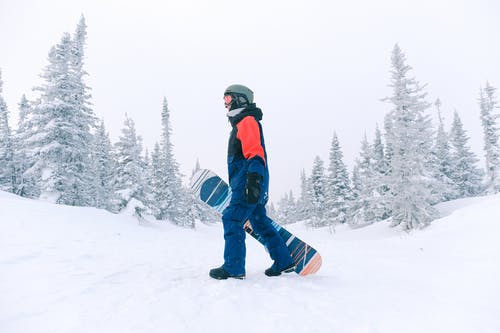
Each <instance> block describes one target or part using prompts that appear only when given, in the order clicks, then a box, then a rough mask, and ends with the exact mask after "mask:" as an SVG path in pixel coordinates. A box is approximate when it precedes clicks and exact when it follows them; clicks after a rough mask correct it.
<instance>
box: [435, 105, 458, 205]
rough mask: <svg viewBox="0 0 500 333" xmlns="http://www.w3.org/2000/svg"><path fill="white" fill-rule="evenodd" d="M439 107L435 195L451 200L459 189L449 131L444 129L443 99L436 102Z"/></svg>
mask: <svg viewBox="0 0 500 333" xmlns="http://www.w3.org/2000/svg"><path fill="white" fill-rule="evenodd" d="M434 105H435V106H436V109H437V114H438V121H439V126H438V130H437V133H436V139H435V142H434V147H433V149H432V159H433V160H432V162H433V163H434V164H435V166H434V167H433V169H434V177H433V178H434V179H435V180H436V184H437V186H436V188H435V191H436V193H435V195H436V201H437V202H442V201H449V200H452V199H455V198H457V196H458V193H457V189H456V187H455V186H454V183H453V180H452V179H451V169H452V159H451V155H450V143H449V137H448V133H446V131H445V129H444V123H443V117H442V114H441V105H442V103H441V100H440V99H437V100H436V102H435V103H434Z"/></svg>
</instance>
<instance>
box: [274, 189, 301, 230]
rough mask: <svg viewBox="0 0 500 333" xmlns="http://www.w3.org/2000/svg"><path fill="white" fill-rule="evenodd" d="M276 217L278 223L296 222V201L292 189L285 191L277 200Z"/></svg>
mask: <svg viewBox="0 0 500 333" xmlns="http://www.w3.org/2000/svg"><path fill="white" fill-rule="evenodd" d="M276 219H277V221H278V222H279V223H280V224H291V223H295V222H297V203H296V201H295V198H294V196H293V192H292V191H290V192H289V193H285V195H284V196H283V197H282V198H281V199H280V201H279V202H278V209H277V214H276Z"/></svg>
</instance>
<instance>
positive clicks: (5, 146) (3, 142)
mask: <svg viewBox="0 0 500 333" xmlns="http://www.w3.org/2000/svg"><path fill="white" fill-rule="evenodd" d="M2 90H3V81H2V72H1V71H0V190H1V191H8V192H14V183H15V178H14V177H15V169H14V147H13V143H12V133H11V130H10V126H9V111H8V110H7V104H6V103H5V101H4V99H3V97H2Z"/></svg>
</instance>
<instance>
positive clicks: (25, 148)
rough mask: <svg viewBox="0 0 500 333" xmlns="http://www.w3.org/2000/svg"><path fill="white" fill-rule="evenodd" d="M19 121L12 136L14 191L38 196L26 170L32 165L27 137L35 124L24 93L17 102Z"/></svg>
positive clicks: (34, 184) (33, 181) (27, 195)
mask: <svg viewBox="0 0 500 333" xmlns="http://www.w3.org/2000/svg"><path fill="white" fill-rule="evenodd" d="M18 105H19V121H18V124H17V130H16V132H15V134H14V136H13V144H14V147H15V148H14V166H15V175H14V178H15V185H14V193H16V194H18V195H20V196H23V197H30V198H34V197H37V196H38V191H37V189H36V179H35V178H34V177H30V175H29V174H28V173H27V171H28V170H29V169H30V168H31V167H32V166H33V163H34V161H33V156H32V150H31V145H30V142H29V141H28V138H29V137H30V133H31V132H33V127H34V126H35V124H34V123H33V121H32V118H33V111H32V107H31V105H30V102H29V101H28V99H27V98H26V96H25V95H23V96H22V98H21V101H20V102H19V104H18Z"/></svg>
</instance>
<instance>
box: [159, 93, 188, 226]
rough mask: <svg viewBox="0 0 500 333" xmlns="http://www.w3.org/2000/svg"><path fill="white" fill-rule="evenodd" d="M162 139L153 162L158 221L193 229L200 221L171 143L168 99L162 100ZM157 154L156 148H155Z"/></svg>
mask: <svg viewBox="0 0 500 333" xmlns="http://www.w3.org/2000/svg"><path fill="white" fill-rule="evenodd" d="M161 119H162V137H161V143H160V145H159V148H158V150H157V151H155V155H156V153H157V154H158V156H157V157H156V159H157V160H156V161H153V165H154V166H153V170H154V175H153V177H155V180H154V182H153V188H152V192H153V201H154V205H153V206H154V211H155V212H156V214H155V215H156V218H157V219H159V220H165V219H167V220H170V221H172V222H173V223H175V224H177V225H181V226H186V227H194V223H195V222H194V220H195V219H196V218H197V217H198V213H197V210H196V209H194V210H193V207H192V203H193V200H192V196H191V195H190V194H188V193H187V190H186V189H185V188H184V187H183V186H182V179H181V175H180V172H179V166H178V164H177V161H176V160H175V158H174V154H173V144H172V140H171V135H172V130H171V127H170V110H169V108H168V103H167V99H166V98H164V99H163V109H162V113H161ZM155 150H156V148H155Z"/></svg>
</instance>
